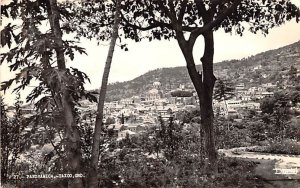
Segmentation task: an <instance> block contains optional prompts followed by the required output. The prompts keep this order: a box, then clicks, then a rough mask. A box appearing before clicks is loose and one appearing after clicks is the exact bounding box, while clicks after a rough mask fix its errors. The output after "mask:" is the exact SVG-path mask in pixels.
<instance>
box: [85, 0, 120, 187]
mask: <svg viewBox="0 0 300 188" xmlns="http://www.w3.org/2000/svg"><path fill="white" fill-rule="evenodd" d="M120 12H121V7H120V0H117V1H116V12H115V18H114V25H113V33H112V38H111V41H110V45H109V50H108V54H107V58H106V63H105V67H104V72H103V76H102V83H101V87H100V93H99V101H98V108H97V116H96V123H95V129H94V137H93V147H92V158H91V168H90V172H89V188H95V187H98V161H99V154H100V148H99V147H100V141H101V129H102V127H103V122H102V120H103V108H104V101H105V95H106V89H107V83H108V77H109V72H110V67H111V63H112V58H113V54H114V49H115V45H116V40H117V38H118V29H119V23H120Z"/></svg>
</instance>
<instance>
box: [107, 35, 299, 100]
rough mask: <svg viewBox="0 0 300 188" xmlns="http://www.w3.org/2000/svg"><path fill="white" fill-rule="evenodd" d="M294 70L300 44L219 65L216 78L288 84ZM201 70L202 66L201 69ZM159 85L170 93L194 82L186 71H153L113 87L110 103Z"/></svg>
mask: <svg viewBox="0 0 300 188" xmlns="http://www.w3.org/2000/svg"><path fill="white" fill-rule="evenodd" d="M291 66H293V67H295V68H297V69H298V70H300V41H298V42H296V43H293V44H290V45H288V46H284V47H281V48H278V49H275V50H269V51H266V52H262V53H259V54H257V55H253V56H250V57H247V58H243V59H241V60H229V61H222V62H219V63H216V64H215V65H214V67H215V75H216V77H218V78H223V79H228V80H229V81H231V82H233V83H234V84H236V83H241V82H244V83H246V84H248V85H258V84H262V83H268V82H271V83H274V84H275V83H276V82H277V81H278V82H281V83H285V82H286V79H285V78H286V75H287V74H288V72H289V71H290V69H291ZM198 69H201V66H198ZM155 81H159V82H161V84H162V87H163V88H164V89H165V90H166V91H167V90H170V89H175V88H177V87H179V85H180V84H185V86H186V87H191V88H193V86H192V85H191V81H190V78H189V75H188V72H187V70H186V67H184V66H182V67H174V68H161V69H156V70H152V71H149V72H148V73H146V74H144V75H141V76H139V77H137V78H135V79H133V80H131V81H126V82H117V83H114V84H110V85H109V86H108V91H107V100H108V101H112V100H119V99H121V98H127V97H131V96H134V95H141V94H143V93H145V92H146V91H148V90H149V89H150V88H151V87H152V84H153V82H155Z"/></svg>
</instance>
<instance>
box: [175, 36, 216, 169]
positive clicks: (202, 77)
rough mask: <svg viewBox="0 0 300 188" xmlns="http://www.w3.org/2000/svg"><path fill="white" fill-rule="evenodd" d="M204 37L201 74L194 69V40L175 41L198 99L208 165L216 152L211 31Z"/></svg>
mask: <svg viewBox="0 0 300 188" xmlns="http://www.w3.org/2000/svg"><path fill="white" fill-rule="evenodd" d="M203 37H204V44H205V48H204V54H203V57H202V58H201V62H202V67H203V72H202V73H199V72H198V71H197V69H196V65H195V61H194V58H193V46H194V43H195V40H196V37H195V40H194V41H186V40H185V39H184V36H183V35H182V34H180V33H178V34H177V41H178V44H179V46H180V49H181V51H182V53H183V55H184V58H185V60H186V64H187V69H188V73H189V75H190V78H191V80H192V83H193V85H194V87H195V90H196V92H197V94H198V97H199V104H200V116H201V126H202V128H203V130H204V137H205V152H206V154H207V157H208V159H209V162H210V164H214V163H215V162H216V160H217V152H216V148H215V139H214V125H213V118H214V113H213V107H212V100H213V88H214V85H215V81H216V78H215V76H214V74H213V56H214V38H213V31H207V32H206V33H204V34H203Z"/></svg>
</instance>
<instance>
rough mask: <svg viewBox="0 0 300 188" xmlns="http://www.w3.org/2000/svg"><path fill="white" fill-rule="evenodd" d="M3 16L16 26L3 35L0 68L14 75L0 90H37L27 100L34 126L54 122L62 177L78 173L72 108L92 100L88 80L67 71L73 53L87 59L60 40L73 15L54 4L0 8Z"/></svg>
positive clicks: (73, 183) (42, 0)
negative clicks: (32, 109)
mask: <svg viewBox="0 0 300 188" xmlns="http://www.w3.org/2000/svg"><path fill="white" fill-rule="evenodd" d="M1 15H2V16H3V17H6V18H7V19H13V20H17V21H13V22H12V23H8V24H7V25H6V26H5V27H4V28H3V29H2V30H1V46H2V47H5V46H7V47H8V48H9V50H8V51H7V52H6V53H2V54H1V63H2V62H6V63H7V64H8V65H9V68H10V71H11V72H17V74H16V76H15V77H14V78H12V79H10V80H8V81H4V82H2V84H1V90H2V91H4V92H5V91H6V90H7V89H8V88H10V87H11V86H12V83H14V82H15V83H16V85H17V86H16V88H15V89H14V91H19V90H22V89H24V88H28V86H31V85H32V83H34V84H35V85H37V86H35V87H34V88H33V90H32V92H31V93H30V94H29V95H28V96H27V98H26V100H27V102H29V101H31V102H34V103H35V107H36V109H37V110H36V111H37V112H38V115H37V116H36V117H37V120H41V119H43V118H46V119H48V120H52V121H53V120H54V119H55V121H56V122H55V123H53V124H51V125H52V126H53V127H52V128H53V129H55V130H56V131H61V132H62V133H63V135H64V136H63V139H62V140H61V143H62V144H63V148H65V150H64V152H63V153H64V157H65V159H67V160H66V164H65V167H66V168H65V169H64V171H66V172H69V173H79V172H80V171H81V167H82V164H81V160H82V153H81V149H80V147H81V143H80V134H79V129H78V125H77V119H78V115H77V113H76V105H77V104H78V101H79V99H81V98H83V97H85V98H88V99H90V100H94V101H95V98H94V97H93V96H92V95H90V94H89V93H88V92H86V91H85V90H84V86H83V85H84V83H85V80H86V79H88V77H87V75H86V74H84V73H83V72H81V71H79V70H78V69H74V68H68V67H67V65H66V59H67V58H69V59H70V60H73V59H74V51H78V52H79V53H85V51H84V49H83V48H81V47H79V46H77V45H76V41H71V40H64V39H63V34H66V33H69V32H70V31H72V29H71V28H70V27H68V26H66V25H65V24H62V22H68V21H69V20H70V19H71V18H72V17H73V15H74V14H73V13H72V12H70V9H69V8H68V7H67V6H60V5H59V4H58V3H57V1H56V0H36V1H29V0H25V1H18V0H14V1H11V2H9V3H8V4H6V5H1ZM33 80H35V82H32V81H33ZM42 117H43V118H42ZM60 119H61V120H62V122H61V123H60V122H58V120H60ZM42 123H44V122H39V124H42ZM69 187H72V188H76V187H83V184H82V181H81V179H80V178H75V179H71V180H70V181H69Z"/></svg>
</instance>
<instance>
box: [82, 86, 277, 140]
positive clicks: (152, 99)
mask: <svg viewBox="0 0 300 188" xmlns="http://www.w3.org/2000/svg"><path fill="white" fill-rule="evenodd" d="M273 87H275V85H273V84H264V85H262V86H261V87H248V88H247V87H246V86H245V84H238V85H236V88H235V96H234V97H233V98H232V99H230V100H223V101H214V109H215V112H218V113H219V115H223V116H225V117H226V118H228V117H231V116H232V117H237V118H243V115H242V113H240V112H241V111H245V110H255V111H258V112H259V111H260V103H259V102H257V100H258V99H261V98H264V97H270V96H273V95H274V93H273V92H269V91H268V90H269V89H268V88H273ZM174 91H188V92H190V93H191V95H190V96H180V97H179V96H172V95H171V93H172V92H174ZM82 104H83V105H82V107H83V108H85V111H86V110H87V109H90V110H92V111H95V110H96V105H95V104H92V103H89V102H87V101H82ZM198 104H199V101H198V97H197V95H196V93H195V92H194V91H193V90H191V89H185V87H184V85H180V86H179V88H178V89H176V90H173V91H169V92H164V90H163V89H162V87H161V84H160V82H154V83H153V87H152V88H151V89H150V90H149V91H148V92H145V93H144V94H142V95H141V96H133V97H130V98H125V99H121V100H120V101H113V102H107V103H105V107H104V113H105V118H104V120H103V121H105V120H106V119H107V118H111V119H114V123H113V124H111V125H109V128H110V129H112V130H113V132H114V135H115V136H118V137H119V138H124V137H125V135H127V134H128V135H134V134H139V133H140V132H143V131H145V130H146V129H147V128H149V127H151V126H156V125H157V124H159V117H161V118H163V119H165V120H167V119H168V118H170V117H172V116H173V115H175V114H176V112H178V111H190V110H196V109H198V108H199V105H198ZM122 117H123V122H122V120H121V119H122Z"/></svg>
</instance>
